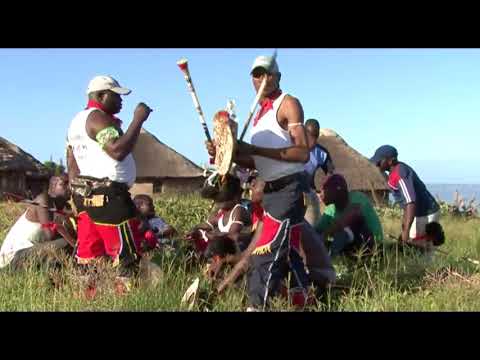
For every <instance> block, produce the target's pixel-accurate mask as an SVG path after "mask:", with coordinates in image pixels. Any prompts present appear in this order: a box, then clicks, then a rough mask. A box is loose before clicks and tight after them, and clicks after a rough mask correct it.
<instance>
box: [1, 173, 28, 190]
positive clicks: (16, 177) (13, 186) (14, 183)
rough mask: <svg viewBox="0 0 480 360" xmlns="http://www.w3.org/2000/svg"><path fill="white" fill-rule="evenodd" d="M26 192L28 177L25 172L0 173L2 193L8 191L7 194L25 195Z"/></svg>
mask: <svg viewBox="0 0 480 360" xmlns="http://www.w3.org/2000/svg"><path fill="white" fill-rule="evenodd" d="M26 190H27V186H26V176H25V174H24V173H23V172H18V171H2V172H0V192H3V191H7V192H11V193H15V194H19V195H25V194H26ZM0 196H1V194H0Z"/></svg>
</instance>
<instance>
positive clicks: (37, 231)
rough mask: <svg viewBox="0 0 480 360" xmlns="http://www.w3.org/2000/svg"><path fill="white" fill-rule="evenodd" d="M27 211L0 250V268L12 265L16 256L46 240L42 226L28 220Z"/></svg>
mask: <svg viewBox="0 0 480 360" xmlns="http://www.w3.org/2000/svg"><path fill="white" fill-rule="evenodd" d="M26 215H27V212H26V211H25V212H24V213H23V214H22V216H20V218H19V219H18V220H17V222H16V223H15V224H14V225H13V226H12V228H11V229H10V231H9V232H8V234H7V236H6V238H5V240H4V241H3V244H2V248H1V249H0V268H3V267H5V266H7V265H8V264H10V263H11V262H12V260H13V258H14V257H15V254H16V253H17V252H18V251H20V250H22V249H28V248H30V247H32V246H34V245H35V244H37V243H39V242H41V241H42V240H45V234H44V232H43V230H42V225H41V224H40V223H37V222H33V221H30V220H28V219H27V216H26Z"/></svg>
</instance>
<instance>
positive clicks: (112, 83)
mask: <svg viewBox="0 0 480 360" xmlns="http://www.w3.org/2000/svg"><path fill="white" fill-rule="evenodd" d="M102 90H111V91H113V92H114V93H117V94H120V95H128V94H130V93H131V92H132V90H130V89H127V88H124V87H121V86H120V84H119V83H118V81H117V80H115V79H114V78H112V77H111V76H106V75H99V76H95V77H94V78H93V79H92V80H90V82H89V83H88V87H87V95H88V94H90V93H92V92H95V91H102Z"/></svg>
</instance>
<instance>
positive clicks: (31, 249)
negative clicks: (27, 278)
mask: <svg viewBox="0 0 480 360" xmlns="http://www.w3.org/2000/svg"><path fill="white" fill-rule="evenodd" d="M67 199H68V189H67V180H66V179H65V178H64V177H60V176H53V177H51V178H50V182H49V187H48V190H47V191H44V192H43V193H41V194H39V195H38V196H37V197H36V198H35V199H34V201H35V202H36V203H38V204H39V205H30V206H29V207H28V209H27V210H26V211H25V212H24V213H23V214H22V216H20V218H19V219H18V220H17V222H16V223H15V224H14V225H13V226H12V228H11V229H10V231H9V232H8V234H7V236H6V238H5V240H4V241H3V244H2V247H1V249H0V268H4V267H6V266H8V265H10V266H11V268H12V269H13V270H19V269H21V268H23V267H24V265H25V262H26V260H28V259H32V258H34V257H35V256H37V257H42V256H41V252H42V250H44V249H46V248H47V247H50V248H53V249H60V248H64V247H66V246H67V245H68V244H69V245H71V246H72V247H74V246H75V242H76V241H75V239H74V237H73V236H72V234H71V233H69V231H68V230H67V228H68V226H67V225H66V224H65V221H66V219H65V217H64V216H62V215H60V214H58V213H54V211H52V209H56V210H58V211H62V210H64V209H65V206H66V204H67ZM42 258H43V257H42Z"/></svg>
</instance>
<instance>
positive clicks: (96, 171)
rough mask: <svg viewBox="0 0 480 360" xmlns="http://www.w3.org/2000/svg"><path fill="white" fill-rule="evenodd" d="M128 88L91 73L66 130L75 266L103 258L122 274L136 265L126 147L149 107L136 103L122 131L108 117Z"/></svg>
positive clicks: (131, 167) (135, 233)
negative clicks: (75, 234) (75, 213)
mask: <svg viewBox="0 0 480 360" xmlns="http://www.w3.org/2000/svg"><path fill="white" fill-rule="evenodd" d="M130 92H131V90H129V89H126V88H123V87H122V86H120V84H119V83H118V81H117V80H115V79H114V78H112V77H110V76H96V77H94V78H93V79H92V80H91V81H90V83H89V84H88V88H87V96H88V104H87V107H86V108H85V109H84V110H82V111H80V112H79V113H78V114H77V115H76V116H75V117H74V119H73V120H72V122H71V124H70V127H69V129H68V134H67V143H68V147H67V166H68V174H69V176H70V181H71V184H72V188H73V201H74V204H75V206H76V207H77V211H78V213H79V216H78V249H77V254H76V256H77V259H78V262H79V264H85V265H89V264H91V263H92V262H93V260H94V259H97V258H99V257H103V256H107V257H109V258H110V259H111V260H112V261H113V264H114V265H115V266H116V265H121V266H120V269H121V274H127V273H129V271H127V270H128V269H129V268H130V265H135V266H133V268H135V267H136V264H137V263H138V260H139V256H138V252H137V250H136V244H135V242H136V241H135V240H137V239H138V237H139V234H138V225H139V223H138V220H137V219H136V218H135V205H134V203H133V201H132V200H131V198H130V193H129V192H128V189H129V188H130V187H131V186H132V185H133V183H134V182H135V178H136V167H135V161H134V159H133V157H132V154H131V152H132V149H133V147H134V146H135V143H136V141H137V138H138V135H139V133H140V130H141V128H142V124H143V123H144V121H145V120H147V118H148V116H149V114H150V112H151V111H152V110H151V109H150V108H149V107H148V106H147V105H145V104H144V103H140V104H138V105H137V107H136V109H135V112H134V115H133V120H132V122H131V124H130V126H129V127H128V130H127V131H126V132H125V133H124V132H123V131H122V129H121V121H120V119H118V118H117V117H115V116H114V115H115V114H117V113H119V112H120V110H121V108H122V98H121V95H128V94H130Z"/></svg>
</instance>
